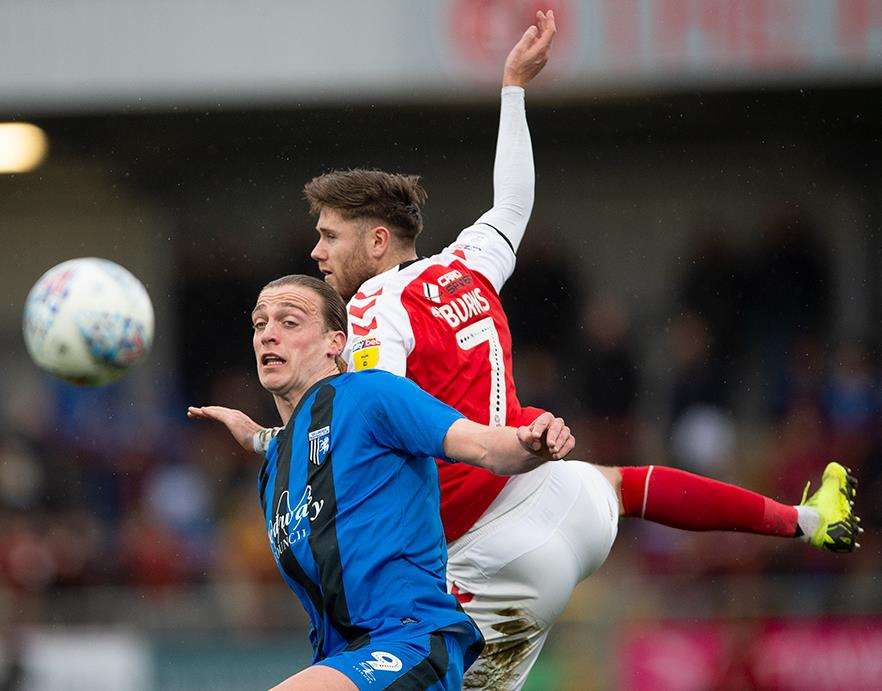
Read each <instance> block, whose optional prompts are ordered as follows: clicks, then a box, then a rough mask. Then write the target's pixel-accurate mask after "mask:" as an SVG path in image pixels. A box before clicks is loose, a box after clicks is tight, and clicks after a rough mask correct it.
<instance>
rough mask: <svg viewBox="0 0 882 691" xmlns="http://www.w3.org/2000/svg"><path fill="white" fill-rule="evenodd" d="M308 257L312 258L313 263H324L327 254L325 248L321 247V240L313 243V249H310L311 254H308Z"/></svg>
mask: <svg viewBox="0 0 882 691" xmlns="http://www.w3.org/2000/svg"><path fill="white" fill-rule="evenodd" d="M309 256H310V257H312V260H313V261H317V262H320V261H324V260H325V259H327V258H328V253H327V252H325V248H324V245H322V241H321V240H319V241H318V242H317V243H315V247H313V248H312V252H310V254H309Z"/></svg>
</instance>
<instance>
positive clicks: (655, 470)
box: [597, 463, 862, 552]
mask: <svg viewBox="0 0 882 691" xmlns="http://www.w3.org/2000/svg"><path fill="white" fill-rule="evenodd" d="M597 468H598V470H600V472H602V473H603V474H604V476H605V477H606V478H607V480H608V481H609V482H610V484H611V485H612V486H613V488H615V491H616V493H617V494H618V496H619V501H620V512H621V515H623V516H632V517H637V518H643V519H645V520H648V521H653V522H655V523H661V524H663V525H667V526H671V527H673V528H680V529H682V530H725V531H738V532H747V533H755V534H759V535H774V536H778V537H805V539H806V540H808V541H810V542H811V543H812V545H814V546H815V547H818V548H821V549H827V550H830V551H834V552H850V551H853V550H854V549H855V548H856V547H859V546H860V545H859V544H858V543H857V542H856V540H855V538H856V537H857V535H858V534H859V533H860V532H862V530H861V528H859V527H858V525H857V524H858V523H859V522H860V519H859V518H857V517H856V516H855V515H854V512H853V506H854V496H855V488H856V487H857V480H855V479H854V478H853V477H852V476H851V475H849V474H848V472H847V471H846V469H845V468H843V467H842V466H841V465H839V464H838V463H830V464H829V465H828V466H827V468H826V470H825V471H824V475H823V478H822V482H821V487H820V489H819V490H818V491H817V492H816V493H815V494H814V495H813V496H812V497H811V498H809V499H807V498H806V497H805V496H804V497H803V500H802V502H801V503H800V504H797V505H795V506H794V505H788V504H782V503H780V502H777V501H775V500H774V499H771V498H769V497H766V496H763V495H761V494H757V493H756V492H752V491H750V490H747V489H744V488H743V487H738V486H737V485H730V484H728V483H725V482H719V481H718V480H714V479H712V478H708V477H703V476H701V475H695V474H694V473H688V472H686V471H683V470H678V469H676V468H668V467H666V466H641V467H621V468H610V467H601V466H597ZM807 493H808V487H807V488H806V495H807Z"/></svg>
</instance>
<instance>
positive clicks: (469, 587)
mask: <svg viewBox="0 0 882 691" xmlns="http://www.w3.org/2000/svg"><path fill="white" fill-rule="evenodd" d="M537 19H538V21H537V25H536V26H531V27H530V28H529V29H527V31H526V32H525V34H524V36H523V37H522V38H521V40H520V41H519V42H518V44H517V45H516V46H515V47H514V48H513V49H512V51H511V53H510V54H509V56H508V59H507V60H506V63H505V70H504V76H503V88H502V106H501V116H500V126H499V134H498V140H497V149H496V160H495V165H494V171H493V188H494V199H493V207H492V208H491V209H490V210H489V211H487V212H486V213H484V214H483V215H482V216H480V217H479V218H478V219H477V220H476V221H475V223H474V224H473V225H471V226H469V227H468V228H466V229H465V230H463V231H462V232H461V233H460V234H459V236H458V237H457V239H456V241H455V242H454V243H453V244H452V245H450V246H448V247H446V248H445V249H444V250H442V251H441V252H440V253H438V254H436V255H434V256H431V257H428V258H419V257H418V255H417V253H416V249H415V244H414V242H415V239H416V237H417V235H418V234H419V232H420V231H421V230H422V216H421V211H420V207H421V205H422V204H423V203H424V202H425V201H426V195H425V192H424V191H423V190H422V188H421V187H420V186H419V183H418V178H417V177H416V176H407V175H395V174H389V173H384V172H380V171H365V170H350V171H336V172H332V173H328V174H326V175H322V176H319V177H318V178H315V179H313V180H312V181H310V182H309V183H308V184H307V185H306V187H305V189H304V192H305V194H306V196H307V199H308V200H309V201H310V206H311V210H312V212H313V213H316V214H318V223H317V229H318V232H319V236H320V237H319V241H318V243H317V244H316V246H315V248H314V250H313V252H312V257H313V259H315V260H316V261H317V262H318V265H319V269H320V270H321V271H322V273H323V274H324V275H325V280H326V281H327V282H328V283H330V284H331V285H332V286H333V287H334V288H335V289H337V291H338V292H339V293H340V294H341V295H342V296H343V297H344V298H345V299H347V300H349V304H348V312H349V339H348V345H347V349H346V351H345V354H346V359H347V361H348V364H349V367H352V368H354V369H356V370H361V369H365V368H370V367H379V368H382V369H385V370H388V371H390V372H394V373H396V374H400V375H405V376H407V377H409V378H411V379H412V380H414V381H415V382H416V383H418V384H419V385H420V386H421V387H423V388H424V389H425V390H427V391H428V392H430V393H431V394H433V395H435V396H436V397H438V398H440V399H441V400H443V401H445V402H446V403H448V404H449V405H451V406H453V407H455V408H457V409H458V410H460V411H461V412H462V413H464V414H465V415H466V416H468V417H469V418H471V419H472V420H474V421H476V422H480V423H483V424H490V425H513V426H519V425H523V424H528V423H529V422H531V421H532V420H533V419H535V418H536V417H537V416H538V415H539V414H540V413H541V412H542V411H540V410H538V409H536V408H529V407H525V406H522V405H521V402H520V401H519V400H518V397H517V392H516V390H515V387H514V377H513V371H512V370H513V362H512V343H511V335H510V333H509V328H508V322H507V319H506V316H505V313H504V311H503V309H502V305H501V303H500V300H499V291H500V290H501V289H502V287H503V285H504V284H505V282H506V280H507V279H508V278H509V277H510V276H511V274H512V272H513V270H514V267H515V256H516V252H517V249H518V246H519V244H520V242H521V239H522V238H523V235H524V231H525V229H526V226H527V221H528V219H529V216H530V212H531V209H532V205H533V189H534V170H533V156H532V147H531V143H530V133H529V130H528V127H527V121H526V114H525V110H524V87H525V86H526V84H527V83H529V82H530V81H531V80H532V79H533V77H535V76H536V74H538V73H539V72H540V71H541V69H542V67H543V66H544V64H545V62H546V60H547V56H548V51H549V49H550V46H551V42H552V39H553V37H554V33H555V23H554V16H553V14H552V13H551V12H548V13H547V15H546V14H544V13H541V12H540V13H538V15H537ZM215 410H219V411H222V412H221V413H219V414H218V419H219V420H220V421H222V422H225V423H226V424H227V425H228V427H229V428H230V430H231V432H232V433H233V434H234V436H236V437H237V439H238V440H239V441H240V443H241V444H242V445H243V446H245V447H246V448H250V447H252V446H254V447H255V448H256V449H258V450H259V449H260V447H261V446H262V445H264V444H265V443H266V440H267V438H268V436H269V435H270V434H271V433H272V431H271V430H264V429H262V428H260V427H259V426H257V425H256V424H255V423H254V422H252V421H251V420H250V419H249V418H247V416H245V415H244V414H242V413H239V412H238V411H231V410H228V409H215ZM439 476H440V481H441V515H442V520H443V523H444V529H445V534H446V537H447V540H448V566H447V580H448V587H449V588H450V590H451V592H452V593H454V594H455V595H457V596H458V598H459V600H460V602H461V603H462V606H463V608H464V609H465V610H466V612H468V614H469V615H470V616H472V618H473V619H474V620H475V622H476V623H477V624H478V625H479V626H480V628H481V631H482V633H483V634H484V637H485V639H486V642H487V645H486V647H485V650H484V653H483V655H482V656H481V658H480V659H479V660H478V662H477V663H475V665H474V666H473V667H472V668H471V669H470V670H469V672H468V674H467V675H466V682H465V686H466V687H468V688H493V689H516V688H520V687H521V686H522V685H523V683H524V681H525V679H526V676H527V674H528V673H529V670H530V668H531V667H532V665H533V663H534V662H535V661H536V659H537V657H538V655H539V652H540V650H541V648H542V645H543V644H544V642H545V639H546V637H547V634H548V631H549V629H550V627H551V625H552V624H553V623H554V621H555V620H556V619H557V617H558V616H559V615H560V613H561V612H562V611H563V609H564V607H565V606H566V603H567V601H568V600H569V597H570V594H571V593H572V590H573V588H574V587H575V586H576V584H578V583H579V582H580V581H581V580H582V579H584V578H585V577H587V576H588V575H590V574H591V573H593V572H594V571H595V570H596V569H597V568H599V567H600V565H601V564H602V563H603V561H604V560H605V559H606V556H607V554H608V553H609V550H610V548H611V547H612V543H613V540H614V539H615V535H616V532H617V525H618V519H619V516H620V515H624V516H636V517H640V518H645V519H647V520H652V521H656V522H659V523H663V524H665V525H670V526H673V527H677V528H682V529H687V530H737V531H743V532H752V533H759V534H765V535H778V536H782V537H801V536H802V537H805V538H806V539H807V540H810V541H811V542H812V544H814V545H815V546H817V547H821V548H825V549H830V550H832V551H851V550H852V549H854V547H855V546H856V543H855V540H854V538H855V536H856V534H857V533H858V532H859V530H860V529H859V528H858V527H857V525H856V518H855V517H854V515H853V513H852V510H851V504H850V503H849V502H850V499H851V498H852V497H853V496H854V481H853V478H851V477H850V476H848V475H847V474H846V472H845V469H843V468H842V466H839V465H838V464H830V466H828V469H827V471H826V472H825V474H824V482H823V484H822V486H821V489H820V490H819V491H818V492H817V493H816V494H815V495H814V496H813V497H812V498H811V499H809V500H808V501H807V502H805V501H804V502H803V504H801V505H799V506H792V505H786V504H780V503H778V502H776V501H774V500H772V499H770V498H768V497H763V496H761V495H759V494H756V493H753V492H750V491H748V490H745V489H742V488H740V487H736V486H733V485H728V484H725V483H721V482H717V481H715V480H711V479H708V478H704V477H700V476H697V475H693V474H690V473H685V472H683V471H679V470H675V469H672V468H666V467H663V466H646V467H634V468H605V467H600V466H595V465H592V464H589V463H585V462H579V461H573V462H560V463H548V464H545V465H543V466H541V467H540V468H538V469H536V470H534V471H532V472H530V473H527V474H524V475H519V476H515V477H512V478H505V477H499V476H495V475H493V474H491V473H489V472H487V471H485V470H482V469H480V468H475V467H472V466H466V465H461V466H460V465H449V464H439ZM840 490H841V492H840Z"/></svg>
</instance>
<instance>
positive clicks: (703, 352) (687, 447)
mask: <svg viewBox="0 0 882 691" xmlns="http://www.w3.org/2000/svg"><path fill="white" fill-rule="evenodd" d="M671 360H672V365H673V371H674V382H673V388H672V395H671V436H670V438H671V444H672V452H673V455H674V459H675V462H676V464H677V465H679V466H681V467H685V468H688V469H690V470H692V471H695V472H698V473H706V474H709V475H712V476H714V477H717V478H723V477H730V476H731V470H732V468H731V461H732V459H733V455H734V447H735V427H734V421H733V419H732V415H731V410H730V400H729V397H730V391H729V382H728V381H727V379H726V375H725V372H726V368H725V367H724V365H723V363H722V362H721V361H720V360H719V358H718V357H717V355H716V351H715V348H714V343H713V341H712V339H711V334H710V326H709V324H708V323H707V322H706V321H705V320H704V319H703V318H702V317H700V316H699V315H698V314H696V313H694V312H685V313H683V314H681V315H680V316H679V317H678V318H677V319H676V320H675V322H674V324H673V326H672V329H671Z"/></svg>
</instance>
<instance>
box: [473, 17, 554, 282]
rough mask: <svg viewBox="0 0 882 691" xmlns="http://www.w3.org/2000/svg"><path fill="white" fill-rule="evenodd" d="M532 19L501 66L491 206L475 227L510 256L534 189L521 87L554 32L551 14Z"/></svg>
mask: <svg viewBox="0 0 882 691" xmlns="http://www.w3.org/2000/svg"><path fill="white" fill-rule="evenodd" d="M536 19H537V21H536V24H534V25H532V26H530V27H529V28H528V29H527V30H526V31H525V32H524V35H523V36H522V37H521V39H520V40H519V41H518V42H517V44H516V45H515V47H514V48H512V49H511V52H510V53H509V54H508V58H507V59H506V61H505V68H504V69H503V74H502V87H503V88H502V104H501V108H500V114H499V134H498V135H497V140H496V159H495V161H494V164H493V207H492V208H491V209H490V210H489V211H487V212H485V213H484V214H483V215H482V216H481V217H480V218H479V219H478V220H477V221H476V222H475V223H476V225H484V226H489V227H490V228H492V229H494V230H496V231H498V232H499V233H500V234H501V235H502V236H503V237H504V238H505V239H506V241H507V243H508V244H509V245H510V247H511V249H512V250H513V251H515V252H516V251H517V249H518V245H520V242H521V239H522V238H523V237H524V232H525V231H526V229H527V222H528V221H529V220H530V214H531V213H532V211H533V199H534V196H535V186H536V174H535V169H534V166H533V145H532V142H531V141H530V129H529V127H528V126H527V114H526V110H525V107H524V87H525V86H526V85H527V84H529V83H530V82H531V81H532V80H533V78H534V77H535V76H536V75H537V74H539V72H541V71H542V68H543V67H544V66H545V63H546V62H548V55H549V52H550V50H551V44H552V41H553V40H554V34H555V32H556V31H557V28H556V26H555V23H554V13H553V12H551V11H549V12H548V13H544V12H537V13H536ZM491 232H492V231H491ZM512 268H513V266H512ZM510 273H511V271H508V274H510ZM498 288H501V286H497V289H498Z"/></svg>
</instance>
